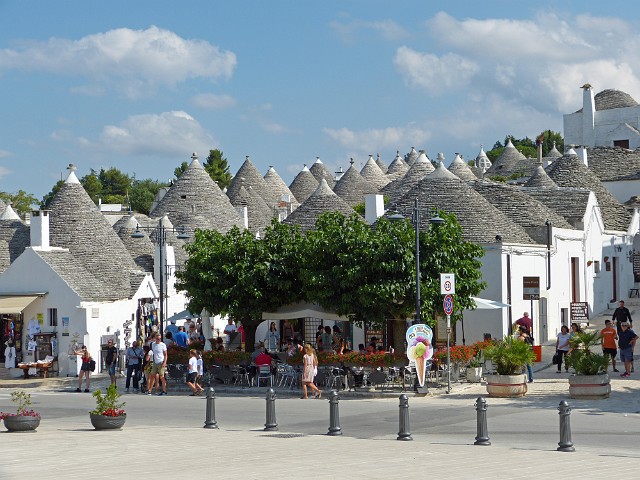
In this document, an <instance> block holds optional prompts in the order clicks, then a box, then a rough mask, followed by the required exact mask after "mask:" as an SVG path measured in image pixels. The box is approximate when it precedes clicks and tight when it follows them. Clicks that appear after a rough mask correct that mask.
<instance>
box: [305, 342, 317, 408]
mask: <svg viewBox="0 0 640 480" xmlns="http://www.w3.org/2000/svg"><path fill="white" fill-rule="evenodd" d="M302 358H303V361H304V367H303V369H302V391H303V392H304V395H303V396H302V398H304V399H307V398H309V397H308V395H307V387H309V388H310V389H311V390H312V391H314V392H315V393H314V394H313V396H314V397H315V398H320V397H321V396H322V392H321V391H320V389H319V388H318V387H316V385H315V383H313V379H314V378H315V376H316V375H317V374H318V357H317V356H316V352H315V351H314V350H313V347H312V346H311V345H310V344H308V343H307V344H306V345H305V346H304V357H302Z"/></svg>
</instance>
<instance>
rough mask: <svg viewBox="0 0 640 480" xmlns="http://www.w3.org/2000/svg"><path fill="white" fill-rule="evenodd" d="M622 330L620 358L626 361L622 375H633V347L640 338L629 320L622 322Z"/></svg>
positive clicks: (619, 336) (619, 340) (619, 343)
mask: <svg viewBox="0 0 640 480" xmlns="http://www.w3.org/2000/svg"><path fill="white" fill-rule="evenodd" d="M620 327H621V329H622V331H621V332H620V334H619V335H618V348H620V360H622V361H623V362H624V370H625V371H624V373H623V374H622V375H620V376H621V377H630V376H631V362H632V361H633V347H634V346H635V344H636V340H638V335H636V332H634V331H633V330H631V326H630V324H629V322H620Z"/></svg>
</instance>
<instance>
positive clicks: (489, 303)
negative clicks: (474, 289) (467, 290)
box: [471, 297, 511, 310]
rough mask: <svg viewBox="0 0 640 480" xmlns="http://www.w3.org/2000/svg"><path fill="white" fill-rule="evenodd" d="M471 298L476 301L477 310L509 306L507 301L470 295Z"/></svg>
mask: <svg viewBox="0 0 640 480" xmlns="http://www.w3.org/2000/svg"><path fill="white" fill-rule="evenodd" d="M471 299H472V300H473V301H474V302H475V303H476V308H477V309H478V310H495V309H498V308H506V307H510V306H511V305H509V304H508V303H502V302H498V301H497V300H487V299H486V298H478V297H471Z"/></svg>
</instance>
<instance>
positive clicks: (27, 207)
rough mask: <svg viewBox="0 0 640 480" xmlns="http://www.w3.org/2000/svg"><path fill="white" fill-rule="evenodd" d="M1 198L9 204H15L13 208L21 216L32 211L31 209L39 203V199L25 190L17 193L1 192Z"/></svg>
mask: <svg viewBox="0 0 640 480" xmlns="http://www.w3.org/2000/svg"><path fill="white" fill-rule="evenodd" d="M0 200H2V201H3V202H4V203H6V204H7V205H8V204H10V203H11V204H13V210H14V211H15V212H16V213H17V214H18V215H20V216H24V214H25V213H31V210H33V209H34V208H35V207H36V206H37V205H38V199H37V198H36V197H34V196H33V195H31V194H30V193H27V192H25V191H24V190H18V191H17V192H15V193H8V192H0Z"/></svg>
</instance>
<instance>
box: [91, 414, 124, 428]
mask: <svg viewBox="0 0 640 480" xmlns="http://www.w3.org/2000/svg"><path fill="white" fill-rule="evenodd" d="M89 417H90V418H91V425H93V428H95V429H96V430H119V429H121V428H122V427H123V426H124V422H126V421H127V415H126V414H125V415H120V416H119V417H107V416H105V415H94V414H93V413H90V414H89Z"/></svg>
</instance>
